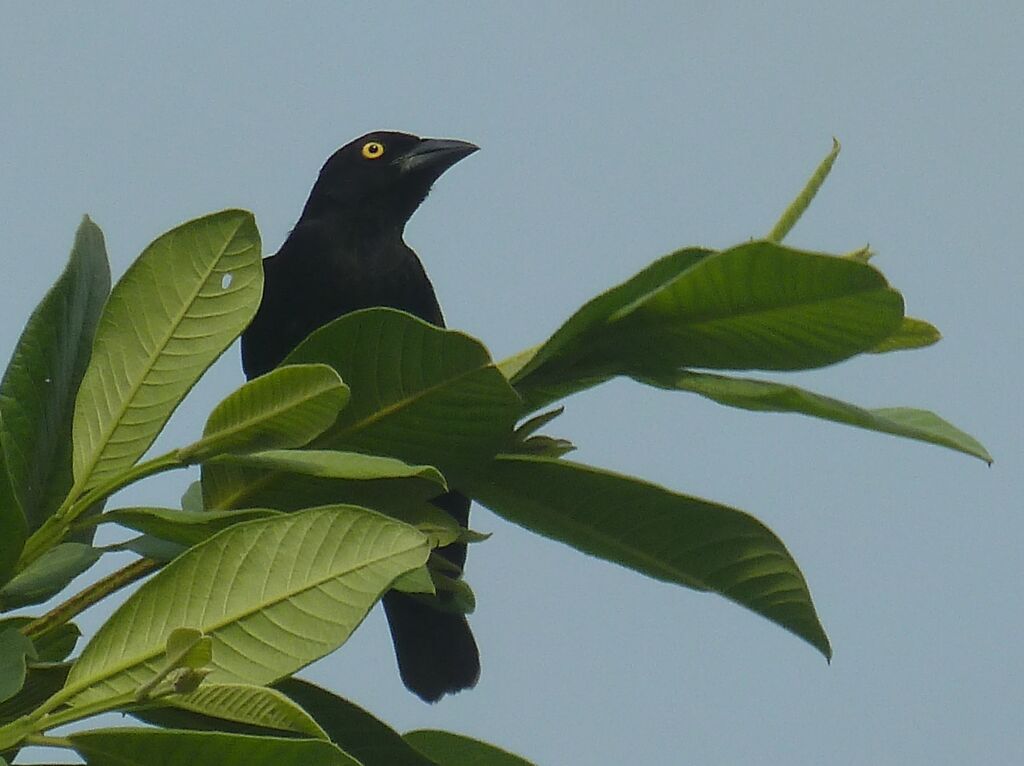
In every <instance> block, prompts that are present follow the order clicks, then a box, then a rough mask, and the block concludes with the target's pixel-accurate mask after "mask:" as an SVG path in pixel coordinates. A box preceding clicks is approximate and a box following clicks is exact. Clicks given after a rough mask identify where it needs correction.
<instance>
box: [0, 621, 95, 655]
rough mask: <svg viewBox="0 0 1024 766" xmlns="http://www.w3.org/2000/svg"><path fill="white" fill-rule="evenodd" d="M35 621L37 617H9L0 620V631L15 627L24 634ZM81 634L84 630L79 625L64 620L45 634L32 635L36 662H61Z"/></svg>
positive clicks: (69, 652)
mask: <svg viewBox="0 0 1024 766" xmlns="http://www.w3.org/2000/svg"><path fill="white" fill-rule="evenodd" d="M34 621H35V618H33V617H28V616H22V617H7V618H5V619H2V620H0V633H3V632H4V631H5V630H7V629H8V628H13V629H15V630H18V631H21V632H22V633H23V634H24V633H25V628H26V627H27V626H28V625H29V624H30V623H32V622H34ZM81 635H82V632H81V631H80V630H79V629H78V626H77V625H75V624H74V623H73V622H64V623H60V624H58V625H55V626H54V627H52V628H50V629H49V630H47V631H46V632H45V633H43V634H40V635H33V636H31V639H32V645H33V646H34V647H35V652H36V658H35V662H43V663H53V662H60V661H61V660H63V659H65V658H66V657H67V656H68V655H69V654H71V652H72V650H73V649H74V648H75V644H76V643H77V642H78V638H79V637H80V636H81Z"/></svg>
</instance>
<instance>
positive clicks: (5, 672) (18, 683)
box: [0, 628, 36, 702]
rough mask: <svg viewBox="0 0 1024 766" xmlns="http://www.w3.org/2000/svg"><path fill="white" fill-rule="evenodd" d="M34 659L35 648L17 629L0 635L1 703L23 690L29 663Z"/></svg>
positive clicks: (11, 629)
mask: <svg viewBox="0 0 1024 766" xmlns="http://www.w3.org/2000/svg"><path fill="white" fill-rule="evenodd" d="M34 659H36V649H35V647H34V646H32V642H31V641H30V640H29V639H28V638H26V637H25V636H23V635H22V634H21V632H20V631H19V630H18V629H17V628H7V629H6V630H4V631H3V632H2V633H0V702H5V701H6V700H9V699H10V698H11V697H13V696H14V695H15V694H17V693H18V692H19V691H20V690H21V687H22V686H23V685H24V683H25V670H26V666H27V664H28V661H29V660H34Z"/></svg>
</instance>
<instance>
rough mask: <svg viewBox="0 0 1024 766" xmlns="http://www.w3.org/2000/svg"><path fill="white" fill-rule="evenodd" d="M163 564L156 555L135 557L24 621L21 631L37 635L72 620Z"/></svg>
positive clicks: (32, 636) (27, 634)
mask: <svg viewBox="0 0 1024 766" xmlns="http://www.w3.org/2000/svg"><path fill="white" fill-rule="evenodd" d="M160 566H161V564H160V562H159V561H155V560H154V559H139V560H138V561H133V562H132V563H131V564H129V565H128V566H126V567H123V568H122V569H119V570H117V571H116V572H114V573H113V574H109V575H107V576H106V577H104V578H103V579H102V580H98V581H96V582H95V583H93V584H92V585H90V586H89V587H88V588H86V589H85V590H83V591H82V592H81V593H77V594H76V595H74V596H72V597H71V598H69V599H68V600H67V601H65V602H64V603H62V604H58V605H57V606H55V607H54V608H53V609H51V610H50V611H49V612H47V613H46V614H44V615H42V616H41V617H38V618H36V619H35V620H32V622H30V623H28V624H27V625H25V626H24V627H23V628H22V629H21V632H22V633H23V634H24V635H26V636H28V637H29V638H36V637H38V636H41V635H42V634H44V633H47V632H49V631H51V630H53V629H54V628H56V627H58V626H60V625H63V624H64V623H66V622H68V621H70V620H72V619H73V618H74V617H76V616H78V615H79V614H81V613H82V612H84V611H85V610H86V609H88V608H89V607H90V606H92V605H93V604H95V603H96V602H98V601H100V600H102V599H104V598H106V597H107V596H109V595H110V594H111V593H115V592H117V591H119V590H120V589H121V588H124V587H125V586H127V585H131V584H132V583H133V582H135V581H137V580H140V579H142V578H143V577H145V576H146V575H147V574H149V573H150V572H152V571H153V570H154V569H157V568H159V567H160Z"/></svg>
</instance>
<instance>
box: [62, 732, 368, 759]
mask: <svg viewBox="0 0 1024 766" xmlns="http://www.w3.org/2000/svg"><path fill="white" fill-rule="evenodd" d="M68 739H69V740H71V744H72V745H74V748H75V750H76V751H77V752H78V754H79V755H81V756H82V757H83V758H84V759H85V762H86V763H87V764H89V766H181V764H183V763H184V764H189V766H361V765H360V763H359V762H358V761H356V760H355V759H353V758H351V757H349V756H348V755H346V754H345V753H343V752H342V751H341V750H339V749H338V748H337V747H336V746H335V745H333V744H332V743H330V742H325V741H323V740H320V739H285V738H282V737H254V736H249V735H246V734H225V733H222V732H216V731H176V730H174V729H140V728H124V729H92V730H90V731H83V732H77V733H74V734H69V735H68Z"/></svg>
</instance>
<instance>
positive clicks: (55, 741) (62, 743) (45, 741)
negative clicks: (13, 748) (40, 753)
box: [25, 734, 75, 750]
mask: <svg viewBox="0 0 1024 766" xmlns="http://www.w3.org/2000/svg"><path fill="white" fill-rule="evenodd" d="M25 744H26V745H41V746H42V747H63V748H66V749H69V750H74V749H75V746H74V744H73V743H72V742H71V740H70V739H68V738H67V737H47V736H46V735H45V734H29V735H28V736H27V737H25Z"/></svg>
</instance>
